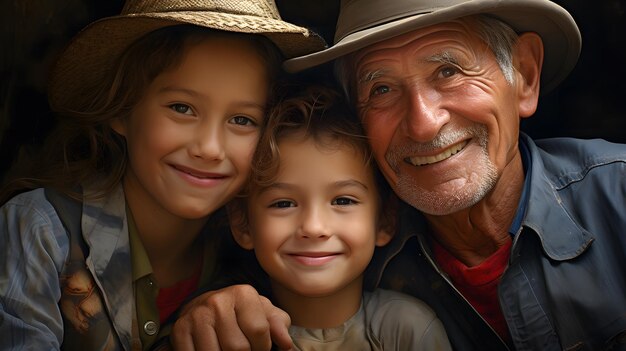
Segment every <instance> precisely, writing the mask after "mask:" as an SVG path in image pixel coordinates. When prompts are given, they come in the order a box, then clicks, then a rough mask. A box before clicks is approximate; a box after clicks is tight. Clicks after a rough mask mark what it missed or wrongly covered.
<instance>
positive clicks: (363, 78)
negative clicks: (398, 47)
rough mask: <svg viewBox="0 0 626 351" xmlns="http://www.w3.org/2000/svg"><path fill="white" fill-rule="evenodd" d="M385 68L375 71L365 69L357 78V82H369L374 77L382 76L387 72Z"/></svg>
mask: <svg viewBox="0 0 626 351" xmlns="http://www.w3.org/2000/svg"><path fill="white" fill-rule="evenodd" d="M385 72H386V71H385V70H383V69H377V70H375V71H365V72H363V73H361V74H360V75H359V77H358V79H357V84H363V83H369V82H371V81H373V80H374V79H377V78H380V77H381V76H383V75H384V74H385Z"/></svg>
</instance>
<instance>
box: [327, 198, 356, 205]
mask: <svg viewBox="0 0 626 351" xmlns="http://www.w3.org/2000/svg"><path fill="white" fill-rule="evenodd" d="M332 204H333V205H337V206H347V205H353V204H356V201H354V200H352V199H351V198H348V197H338V198H336V199H334V200H333V202H332Z"/></svg>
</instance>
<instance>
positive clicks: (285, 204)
mask: <svg viewBox="0 0 626 351" xmlns="http://www.w3.org/2000/svg"><path fill="white" fill-rule="evenodd" d="M270 207H277V208H287V207H295V204H294V203H293V202H291V201H287V200H281V201H276V202H274V203H272V204H271V205H270Z"/></svg>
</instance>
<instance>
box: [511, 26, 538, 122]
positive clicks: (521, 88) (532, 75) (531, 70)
mask: <svg viewBox="0 0 626 351" xmlns="http://www.w3.org/2000/svg"><path fill="white" fill-rule="evenodd" d="M513 60H514V64H515V67H516V68H517V72H518V75H517V81H516V84H517V89H518V96H519V114H520V117H522V118H526V117H530V116H532V115H533V114H534V113H535V111H536V110H537V102H538V100H539V88H540V78H541V67H542V65H543V42H542V40H541V37H540V36H539V35H538V34H537V33H534V32H526V33H522V34H520V36H519V37H518V39H517V43H516V45H515V48H514V58H513Z"/></svg>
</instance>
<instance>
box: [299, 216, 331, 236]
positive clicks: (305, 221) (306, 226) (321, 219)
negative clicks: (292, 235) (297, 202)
mask: <svg viewBox="0 0 626 351" xmlns="http://www.w3.org/2000/svg"><path fill="white" fill-rule="evenodd" d="M298 234H299V235H300V237H303V238H311V239H315V238H327V237H329V236H331V235H332V233H331V230H330V226H329V225H328V219H327V215H326V213H325V211H324V210H323V209H319V208H310V209H308V210H307V211H304V213H303V215H302V224H301V226H300V229H299V230H298Z"/></svg>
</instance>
